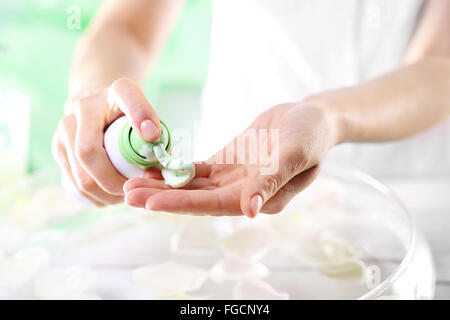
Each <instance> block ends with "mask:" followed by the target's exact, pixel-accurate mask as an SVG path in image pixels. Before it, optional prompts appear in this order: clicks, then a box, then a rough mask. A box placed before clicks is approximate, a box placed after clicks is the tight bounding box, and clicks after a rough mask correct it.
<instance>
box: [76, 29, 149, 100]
mask: <svg viewBox="0 0 450 320" xmlns="http://www.w3.org/2000/svg"><path fill="white" fill-rule="evenodd" d="M149 62H150V61H149V59H148V58H147V55H146V53H145V51H144V50H143V49H142V48H141V47H140V46H139V44H138V43H137V41H136V40H135V39H134V38H133V37H132V36H131V35H130V34H129V33H128V32H127V31H126V30H124V29H123V28H120V27H113V26H108V28H105V29H104V30H103V29H102V30H100V31H97V32H95V33H90V34H87V35H86V36H85V37H84V38H83V39H82V40H81V42H80V43H79V45H78V47H77V49H76V52H75V56H74V61H73V65H72V70H71V75H70V81H69V96H70V97H71V98H73V97H83V96H87V95H90V94H92V93H94V92H96V91H98V90H101V89H103V88H105V87H106V86H108V85H110V84H111V83H112V82H113V81H114V80H116V79H118V78H120V77H128V78H130V79H133V80H134V81H136V82H138V83H139V82H141V81H142V79H143V77H144V75H145V71H146V69H147V67H148V64H149Z"/></svg>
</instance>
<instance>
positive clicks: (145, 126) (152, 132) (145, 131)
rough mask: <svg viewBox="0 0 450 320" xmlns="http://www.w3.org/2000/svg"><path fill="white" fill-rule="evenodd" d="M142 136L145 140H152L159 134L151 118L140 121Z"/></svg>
mask: <svg viewBox="0 0 450 320" xmlns="http://www.w3.org/2000/svg"><path fill="white" fill-rule="evenodd" d="M141 133H142V138H144V139H145V140H154V139H156V138H158V136H159V130H158V127H157V126H156V125H155V124H154V123H153V121H151V120H144V121H142V123H141Z"/></svg>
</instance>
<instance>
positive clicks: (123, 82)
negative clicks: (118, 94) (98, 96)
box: [111, 77, 131, 91]
mask: <svg viewBox="0 0 450 320" xmlns="http://www.w3.org/2000/svg"><path fill="white" fill-rule="evenodd" d="M130 82H131V80H130V79H128V78H125V77H121V78H119V79H117V80H115V81H114V82H113V83H112V84H111V90H113V91H114V90H117V89H118V88H120V87H122V86H124V85H129V84H130Z"/></svg>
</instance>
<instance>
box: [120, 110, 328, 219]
mask: <svg viewBox="0 0 450 320" xmlns="http://www.w3.org/2000/svg"><path fill="white" fill-rule="evenodd" d="M252 130H253V132H255V133H256V134H257V135H260V134H261V132H276V133H277V139H276V141H274V140H273V135H272V134H271V133H268V134H267V135H265V136H264V137H262V138H261V137H260V136H258V139H259V140H258V148H257V149H255V148H252V147H251V146H250V145H249V144H247V145H245V149H243V150H244V152H245V155H244V157H243V158H242V154H239V153H238V152H237V150H238V148H237V147H235V146H237V145H238V142H237V141H238V140H239V138H243V139H244V140H241V141H248V140H245V139H248V137H249V136H250V134H249V132H250V131H252ZM334 142H335V139H334V135H333V130H332V126H331V125H330V121H329V119H328V117H327V114H326V112H325V111H324V108H321V107H320V106H319V105H316V104H312V103H305V104H283V105H278V106H275V107H273V108H271V109H269V110H267V111H266V112H264V113H262V114H261V115H260V116H259V117H258V118H257V119H256V120H255V121H254V122H253V124H252V125H251V126H250V127H249V128H247V129H246V130H245V131H244V132H243V133H242V134H241V135H239V136H238V137H236V138H235V139H233V141H231V142H230V144H229V145H228V146H226V147H224V149H222V150H221V151H220V152H218V153H217V154H215V155H214V156H212V157H211V158H210V159H209V160H208V161H206V162H202V163H197V164H196V165H195V166H196V177H195V178H194V179H193V180H192V181H191V182H190V183H189V184H187V185H186V186H184V187H183V188H181V189H172V188H170V187H169V186H167V185H166V184H165V183H164V180H163V178H162V176H161V174H160V172H159V171H158V170H155V169H150V170H148V171H147V172H146V174H145V175H144V177H143V178H134V179H130V180H128V181H127V182H126V184H125V186H124V191H125V193H126V196H125V200H126V202H127V203H128V204H129V205H131V206H135V207H142V208H146V209H148V210H154V211H168V212H174V213H188V214H198V215H217V216H220V215H242V214H245V215H247V216H249V217H254V216H255V215H256V214H257V213H258V212H264V213H277V212H280V211H281V210H282V209H283V208H284V206H285V205H286V204H287V203H288V202H289V201H290V200H291V199H292V198H293V197H294V196H295V195H296V194H297V193H299V192H300V191H302V190H303V189H304V188H306V187H307V186H308V185H309V184H310V183H311V182H312V181H313V180H314V178H315V177H316V176H317V173H318V171H319V165H320V162H321V161H322V159H323V158H324V156H325V155H326V153H327V152H328V150H329V149H330V148H331V147H332V146H333V144H334ZM230 146H232V147H231V149H230ZM261 146H264V148H261ZM230 150H234V152H233V154H232V155H231V157H230V155H229V151H230ZM274 151H276V154H274ZM255 152H257V153H258V155H257V156H256V157H254V158H255V159H257V161H256V162H251V161H249V159H250V158H251V157H252V155H255V154H254V153H255ZM227 153H228V154H227ZM227 156H228V157H227ZM239 157H240V158H239ZM230 159H232V161H231V162H232V163H230ZM239 159H241V160H242V159H246V161H239ZM262 159H270V161H269V162H270V163H267V162H265V161H262ZM218 160H219V161H218ZM273 161H276V162H277V163H276V166H275V167H276V171H274V172H270V173H268V174H264V171H266V172H267V171H268V170H267V169H268V166H272V167H273Z"/></svg>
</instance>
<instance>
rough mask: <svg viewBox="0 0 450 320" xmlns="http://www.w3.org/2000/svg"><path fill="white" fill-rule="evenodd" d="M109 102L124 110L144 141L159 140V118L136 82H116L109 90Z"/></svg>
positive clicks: (123, 80)
mask: <svg viewBox="0 0 450 320" xmlns="http://www.w3.org/2000/svg"><path fill="white" fill-rule="evenodd" d="M108 102H109V103H110V104H112V105H114V104H115V105H117V106H118V107H119V108H120V109H121V110H122V112H123V113H124V114H125V115H126V116H127V118H128V119H129V121H130V123H131V126H132V127H133V129H134V130H136V131H137V133H138V134H139V135H140V136H141V137H142V138H143V139H144V140H146V141H148V142H153V141H156V140H158V138H159V136H160V135H161V125H160V123H159V117H158V115H157V114H156V111H155V110H154V109H153V107H152V105H151V104H150V102H149V101H148V100H147V98H146V97H145V95H144V92H143V91H142V89H141V88H140V87H139V86H138V85H137V84H136V83H135V82H133V81H132V80H130V79H126V78H121V79H118V80H116V81H114V82H113V83H112V85H111V87H110V88H109V92H108Z"/></svg>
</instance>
